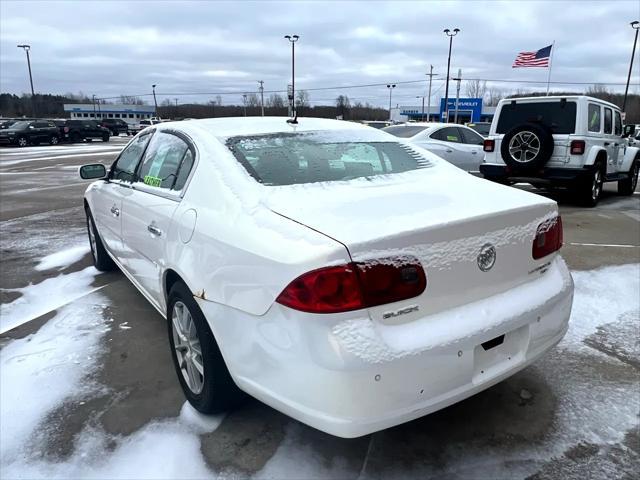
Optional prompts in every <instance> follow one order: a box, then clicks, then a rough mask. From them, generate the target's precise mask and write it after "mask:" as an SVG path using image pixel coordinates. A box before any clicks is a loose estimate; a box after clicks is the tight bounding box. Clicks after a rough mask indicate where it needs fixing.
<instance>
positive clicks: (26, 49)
mask: <svg viewBox="0 0 640 480" xmlns="http://www.w3.org/2000/svg"><path fill="white" fill-rule="evenodd" d="M18 48H22V49H23V50H24V52H25V53H26V54H27V67H29V83H30V84H31V112H32V114H33V116H34V117H35V116H36V98H35V97H36V94H35V92H34V90H33V76H32V75H31V58H30V57H29V50H31V45H27V44H24V45H18Z"/></svg>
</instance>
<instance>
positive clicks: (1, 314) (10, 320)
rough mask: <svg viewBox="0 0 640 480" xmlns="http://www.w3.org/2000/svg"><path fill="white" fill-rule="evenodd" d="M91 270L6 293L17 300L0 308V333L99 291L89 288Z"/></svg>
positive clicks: (60, 276) (58, 277)
mask: <svg viewBox="0 0 640 480" xmlns="http://www.w3.org/2000/svg"><path fill="white" fill-rule="evenodd" d="M98 273H99V272H98V270H96V269H95V268H94V267H87V268H85V269H84V270H80V271H78V272H72V273H68V274H60V275H58V276H57V277H53V278H47V279H46V280H43V281H42V282H40V283H36V284H35V285H34V284H30V285H28V286H26V287H23V288H15V289H7V290H8V291H13V292H19V293H21V294H22V296H20V297H19V298H17V299H15V300H14V301H13V302H11V303H8V304H2V305H0V333H4V332H6V331H8V330H11V329H12V328H15V327H17V326H18V325H22V324H23V323H26V322H28V321H30V320H33V319H34V318H38V317H40V316H41V315H44V314H45V313H48V312H51V311H53V310H56V309H57V308H60V307H62V306H64V305H67V304H68V303H70V302H73V301H74V300H77V299H78V298H80V297H83V296H85V295H87V294H88V293H91V292H93V291H96V290H98V289H99V288H102V287H98V288H95V287H93V286H92V285H91V284H92V283H93V280H94V279H95V277H96V275H97V274H98Z"/></svg>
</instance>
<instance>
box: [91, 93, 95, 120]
mask: <svg viewBox="0 0 640 480" xmlns="http://www.w3.org/2000/svg"><path fill="white" fill-rule="evenodd" d="M91 99H92V100H93V118H96V96H95V94H93V95H92V96H91Z"/></svg>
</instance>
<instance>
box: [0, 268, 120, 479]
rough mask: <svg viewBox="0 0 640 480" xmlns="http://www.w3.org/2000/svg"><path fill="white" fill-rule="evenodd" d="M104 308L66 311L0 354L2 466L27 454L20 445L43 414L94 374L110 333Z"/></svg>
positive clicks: (75, 306) (76, 391)
mask: <svg viewBox="0 0 640 480" xmlns="http://www.w3.org/2000/svg"><path fill="white" fill-rule="evenodd" d="M92 277H93V275H92ZM101 300H102V302H106V300H104V299H101ZM104 306H106V303H104V305H85V304H81V303H78V304H71V305H68V306H66V307H64V308H62V309H60V310H59V311H58V313H57V314H56V315H55V316H54V317H53V318H52V319H51V320H49V321H48V322H47V323H46V324H45V325H44V326H43V327H42V328H40V329H39V330H38V331H37V332H36V333H34V334H32V335H29V336H27V337H25V338H22V339H18V340H13V341H12V342H10V343H9V344H8V345H6V346H5V347H4V348H3V349H2V350H1V351H0V387H1V388H0V405H2V408H0V439H1V441H0V459H1V460H0V462H1V464H2V465H7V464H8V463H11V462H12V461H15V460H16V459H18V458H20V457H21V456H22V455H24V454H25V453H27V452H26V451H25V450H24V445H25V442H26V441H27V440H28V439H29V437H30V436H31V435H33V434H35V433H38V430H39V428H38V424H39V423H40V422H41V421H42V420H43V419H44V417H45V416H46V415H47V413H48V412H50V411H51V410H53V409H54V408H55V407H56V406H58V405H60V404H61V403H62V402H63V401H64V400H67V399H69V398H70V397H74V396H77V395H82V393H84V392H85V390H86V388H87V385H88V384H87V383H86V382H85V379H86V377H88V376H89V375H90V374H91V373H92V372H93V371H94V370H95V369H96V368H97V364H96V360H97V356H98V353H99V350H100V348H101V347H100V343H99V342H100V339H101V338H102V336H103V335H104V333H105V332H106V331H107V330H108V328H109V327H108V323H107V322H106V321H105V320H104V319H103V317H102V311H103V309H104ZM2 470H3V477H5V476H6V472H4V467H3V468H2Z"/></svg>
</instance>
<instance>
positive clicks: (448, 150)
mask: <svg viewBox="0 0 640 480" xmlns="http://www.w3.org/2000/svg"><path fill="white" fill-rule="evenodd" d="M445 152H447V153H453V150H451V149H450V148H447V149H446V150H445Z"/></svg>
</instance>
